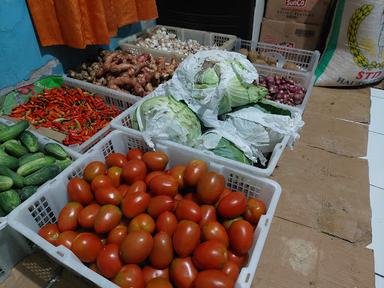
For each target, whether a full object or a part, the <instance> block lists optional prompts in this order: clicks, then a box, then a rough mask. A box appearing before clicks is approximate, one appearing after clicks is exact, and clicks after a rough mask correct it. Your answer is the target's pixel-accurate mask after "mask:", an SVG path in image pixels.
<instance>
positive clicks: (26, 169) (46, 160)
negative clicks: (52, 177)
mask: <svg viewBox="0 0 384 288" xmlns="http://www.w3.org/2000/svg"><path fill="white" fill-rule="evenodd" d="M55 161H56V159H55V158H53V157H50V156H45V157H43V158H39V159H36V160H33V161H30V162H28V163H26V164H24V165H23V166H20V167H19V168H18V169H17V171H16V172H17V174H19V175H21V176H27V175H29V174H31V173H33V172H35V171H37V170H39V169H40V168H43V167H45V166H47V165H50V164H53V163H55Z"/></svg>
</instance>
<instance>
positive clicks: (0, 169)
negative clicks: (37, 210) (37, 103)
mask: <svg viewBox="0 0 384 288" xmlns="http://www.w3.org/2000/svg"><path fill="white" fill-rule="evenodd" d="M28 127H29V123H28V121H25V120H23V121H20V122H17V123H16V124H13V125H10V126H8V125H5V124H3V123H0V217H2V216H5V215H7V214H8V213H9V212H11V211H12V210H13V209H15V208H16V207H17V206H18V205H19V204H20V203H21V202H22V201H24V200H25V199H27V198H28V197H30V196H31V195H32V194H33V193H35V192H36V190H37V188H38V187H39V186H40V185H42V184H44V183H45V182H47V181H48V180H50V179H52V178H54V177H55V176H56V175H58V174H59V173H60V172H61V171H62V170H64V169H65V168H67V167H68V166H69V165H70V164H71V163H72V160H71V158H70V156H69V155H68V154H67V152H66V151H65V150H64V149H63V147H61V146H60V145H59V144H56V143H48V144H46V145H45V146H44V148H43V151H40V150H39V143H38V139H37V138H36V136H35V135H34V134H32V133H31V132H29V131H27V130H26V129H27V128H28Z"/></svg>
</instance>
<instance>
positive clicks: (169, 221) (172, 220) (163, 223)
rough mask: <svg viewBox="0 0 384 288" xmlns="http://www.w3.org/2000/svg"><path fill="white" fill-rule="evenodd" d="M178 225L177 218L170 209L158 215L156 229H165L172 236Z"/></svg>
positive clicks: (158, 230)
mask: <svg viewBox="0 0 384 288" xmlns="http://www.w3.org/2000/svg"><path fill="white" fill-rule="evenodd" d="M176 226H177V219H176V216H175V214H173V213H172V212H169V211H165V212H163V213H161V214H160V215H159V217H157V220H156V231H157V232H160V231H164V232H166V233H168V235H169V236H172V235H173V233H175V230H176Z"/></svg>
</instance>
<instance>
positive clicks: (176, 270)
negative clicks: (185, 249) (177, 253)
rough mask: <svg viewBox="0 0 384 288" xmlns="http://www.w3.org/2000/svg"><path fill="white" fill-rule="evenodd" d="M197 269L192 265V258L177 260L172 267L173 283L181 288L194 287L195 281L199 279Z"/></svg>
mask: <svg viewBox="0 0 384 288" xmlns="http://www.w3.org/2000/svg"><path fill="white" fill-rule="evenodd" d="M197 273H198V272H197V269H196V268H195V266H194V265H193V263H192V259H191V257H187V258H175V259H174V260H173V261H172V263H171V267H170V277H171V280H172V283H174V284H175V286H176V287H179V288H189V287H193V285H192V284H193V281H194V280H195V279H196V277H197Z"/></svg>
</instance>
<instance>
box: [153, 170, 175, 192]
mask: <svg viewBox="0 0 384 288" xmlns="http://www.w3.org/2000/svg"><path fill="white" fill-rule="evenodd" d="M149 189H150V190H151V192H152V193H153V194H155V195H167V196H170V197H174V196H175V195H176V194H177V189H178V183H177V180H176V179H175V178H173V177H172V176H171V175H167V174H163V175H158V176H156V177H153V179H152V180H151V183H150V185H149Z"/></svg>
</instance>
